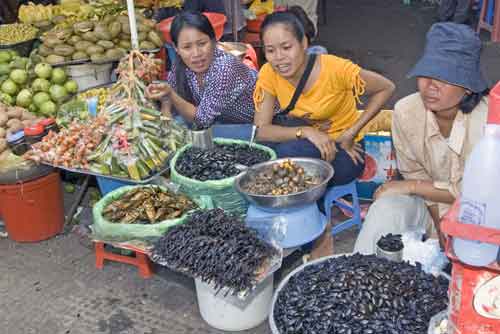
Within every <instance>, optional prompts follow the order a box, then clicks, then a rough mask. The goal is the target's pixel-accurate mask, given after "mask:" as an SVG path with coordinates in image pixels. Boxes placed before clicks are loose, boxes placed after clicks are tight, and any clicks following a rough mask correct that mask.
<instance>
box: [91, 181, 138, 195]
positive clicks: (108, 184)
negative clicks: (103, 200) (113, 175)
mask: <svg viewBox="0 0 500 334" xmlns="http://www.w3.org/2000/svg"><path fill="white" fill-rule="evenodd" d="M96 179H97V185H98V186H99V190H100V191H101V194H102V195H103V196H104V195H106V194H107V193H110V192H112V191H113V190H115V189H118V188H120V187H124V186H131V185H135V183H134V182H124V181H117V180H113V179H109V178H107V177H103V176H97V177H96Z"/></svg>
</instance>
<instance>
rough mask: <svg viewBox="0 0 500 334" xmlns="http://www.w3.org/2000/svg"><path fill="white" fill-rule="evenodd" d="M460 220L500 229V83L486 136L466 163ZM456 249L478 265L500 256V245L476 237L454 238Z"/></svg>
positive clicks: (465, 259) (493, 97) (490, 107)
mask: <svg viewBox="0 0 500 334" xmlns="http://www.w3.org/2000/svg"><path fill="white" fill-rule="evenodd" d="M458 220H459V221H460V222H461V223H463V224H475V225H480V226H483V227H489V228H496V229H498V230H500V83H499V84H497V85H496V87H495V88H494V89H493V90H492V91H491V93H490V96H489V104H488V122H487V125H486V128H485V134H484V137H483V138H482V139H481V140H480V141H479V143H478V144H476V146H474V149H473V150H472V153H471V154H470V156H469V158H468V159H467V162H466V164H465V170H464V176H463V182H462V197H461V198H460V213H459V216H458ZM471 238H474V236H471ZM453 250H454V252H455V254H456V255H457V257H458V258H459V259H460V261H462V262H464V263H466V264H468V265H471V266H477V267H482V266H487V265H489V264H491V263H493V262H495V261H496V260H497V257H498V245H493V244H488V243H482V242H480V241H476V240H467V239H459V238H454V239H453Z"/></svg>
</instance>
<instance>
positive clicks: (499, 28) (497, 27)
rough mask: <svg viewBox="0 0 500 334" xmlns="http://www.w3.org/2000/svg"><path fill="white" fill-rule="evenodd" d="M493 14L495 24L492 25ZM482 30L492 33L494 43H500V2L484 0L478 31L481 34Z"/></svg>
mask: <svg viewBox="0 0 500 334" xmlns="http://www.w3.org/2000/svg"><path fill="white" fill-rule="evenodd" d="M492 12H493V24H490V22H491V15H492ZM481 29H484V30H487V31H489V32H490V33H491V41H492V42H500V1H496V0H483V3H482V6H481V13H480V14H479V22H478V24H477V29H476V31H477V32H480V31H481Z"/></svg>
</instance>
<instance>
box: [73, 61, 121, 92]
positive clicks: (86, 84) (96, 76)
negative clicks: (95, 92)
mask: <svg viewBox="0 0 500 334" xmlns="http://www.w3.org/2000/svg"><path fill="white" fill-rule="evenodd" d="M66 68H67V71H68V75H69V76H70V77H71V78H72V79H73V80H75V81H76V82H77V83H78V92H82V91H84V90H86V89H89V88H92V87H95V86H99V85H105V84H109V83H110V82H111V70H112V68H113V64H112V63H106V64H91V63H88V64H79V65H69V66H67V67H66Z"/></svg>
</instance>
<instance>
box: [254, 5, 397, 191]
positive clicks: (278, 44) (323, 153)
mask: <svg viewBox="0 0 500 334" xmlns="http://www.w3.org/2000/svg"><path fill="white" fill-rule="evenodd" d="M261 40H262V41H263V44H264V54H265V56H266V59H267V61H268V63H267V64H265V65H264V66H263V67H262V69H261V70H260V72H259V76H258V79H257V84H256V90H255V93H254V102H255V105H256V111H257V112H256V113H255V120H254V123H255V125H256V126H257V127H258V131H257V139H258V140H259V141H262V142H271V144H270V146H271V147H273V148H274V149H275V150H276V152H277V154H278V156H279V157H297V156H302V157H304V156H306V157H314V158H322V159H324V160H326V161H330V162H332V164H333V167H334V169H335V174H334V178H333V182H332V183H333V184H336V185H339V184H346V183H349V182H351V181H353V180H354V179H356V178H357V177H358V176H359V175H361V173H362V172H363V169H364V160H363V154H364V152H363V141H362V139H363V135H362V134H361V133H360V130H361V129H362V128H363V127H364V126H365V125H366V124H367V123H368V122H369V121H370V120H371V119H372V118H373V117H374V116H375V115H376V114H377V113H378V112H379V111H380V108H381V107H382V105H383V104H384V103H385V102H386V101H387V99H389V97H390V96H391V95H392V93H393V91H394V84H393V83H392V82H391V81H389V80H388V79H386V78H384V77H383V76H381V75H378V74H376V73H374V72H370V71H367V70H363V69H361V68H360V67H359V66H358V65H355V64H353V63H352V62H351V61H349V60H346V59H342V58H339V57H336V56H333V55H318V56H317V58H316V61H315V63H314V66H313V68H312V71H311V74H310V76H309V79H308V80H307V83H306V85H305V87H304V90H303V92H302V94H301V95H300V97H299V99H298V100H297V103H296V105H295V108H294V109H293V110H291V111H290V113H289V117H288V118H289V119H292V118H293V121H291V120H290V121H289V122H285V123H284V124H283V123H281V124H280V125H277V124H276V123H275V122H274V124H273V116H274V111H275V110H276V108H275V104H276V103H277V102H278V103H279V106H280V108H281V109H285V108H286V107H287V106H288V105H289V103H290V101H291V99H292V96H293V94H294V92H295V89H296V87H297V85H298V82H299V81H300V78H301V77H302V74H303V73H304V70H305V67H306V63H307V61H308V57H309V56H308V54H307V48H308V44H307V39H306V37H305V34H304V27H303V26H302V24H301V22H300V21H299V20H298V19H297V17H296V16H295V15H294V14H292V13H290V12H277V13H274V14H271V15H268V16H267V17H266V19H265V20H264V22H263V24H262V27H261ZM365 92H366V93H367V94H368V95H370V98H369V100H368V102H367V104H366V107H365V108H364V109H365V112H363V113H362V114H361V116H360V115H359V113H358V112H357V102H359V97H360V96H361V95H363V94H364V93H365ZM297 120H299V123H301V125H300V126H296V125H297ZM294 125H295V126H294Z"/></svg>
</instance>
